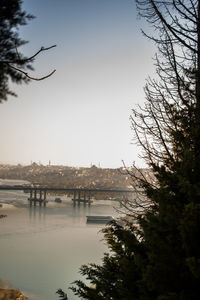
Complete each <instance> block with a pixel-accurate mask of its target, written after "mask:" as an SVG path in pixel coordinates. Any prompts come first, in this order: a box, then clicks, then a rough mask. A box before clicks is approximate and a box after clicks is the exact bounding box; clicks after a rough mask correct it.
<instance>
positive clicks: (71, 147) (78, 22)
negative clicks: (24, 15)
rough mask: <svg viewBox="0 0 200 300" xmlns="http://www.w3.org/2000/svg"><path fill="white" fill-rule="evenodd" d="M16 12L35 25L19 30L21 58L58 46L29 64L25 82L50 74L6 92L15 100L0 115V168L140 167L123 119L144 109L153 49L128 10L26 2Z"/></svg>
mask: <svg viewBox="0 0 200 300" xmlns="http://www.w3.org/2000/svg"><path fill="white" fill-rule="evenodd" d="M23 7H24V9H25V10H26V11H27V12H28V13H31V14H33V15H35V16H36V18H35V19H34V20H32V21H30V22H29V24H28V25H27V26H24V27H22V28H21V29H20V32H21V36H22V37H23V38H24V39H25V40H27V41H29V43H28V44H27V45H26V46H24V47H23V49H21V51H22V52H23V53H24V54H25V55H27V56H29V55H32V54H33V53H34V52H36V51H37V50H38V49H40V47H41V46H45V47H48V46H51V45H54V44H56V45H57V47H56V48H53V49H51V50H49V51H47V52H45V53H42V54H41V55H39V56H38V57H37V58H36V60H35V64H34V67H35V72H33V73H32V72H31V75H34V76H36V77H39V76H43V75H46V74H48V73H49V72H51V71H52V70H53V69H56V73H55V74H54V75H53V76H51V77H50V78H48V79H46V80H44V81H41V82H30V84H28V85H20V86H17V85H14V84H12V89H13V90H14V91H15V92H16V93H17V94H18V98H15V97H11V96H10V98H9V99H8V101H7V102H5V103H3V104H1V107H0V108H1V109H0V126H1V133H0V138H1V148H0V158H1V159H0V163H10V164H17V163H21V164H30V163H31V161H32V162H33V161H35V162H37V163H38V162H41V163H42V164H48V163H49V160H50V161H51V163H52V164H62V165H69V166H90V165H91V164H95V165H100V166H101V167H112V168H115V167H120V166H122V162H121V160H124V161H125V163H126V164H127V165H128V166H130V165H132V163H133V161H136V163H137V164H139V166H143V163H142V162H140V161H139V160H138V158H137V155H138V153H139V150H138V147H137V146H136V145H133V144H131V143H132V136H133V133H132V131H131V122H130V119H129V117H130V114H131V108H132V107H134V106H135V105H136V104H137V103H140V104H142V103H143V102H144V98H145V96H144V92H143V87H144V85H145V78H147V76H148V75H150V74H152V72H153V71H152V69H153V63H152V60H151V58H152V56H153V46H152V44H151V43H149V42H148V41H147V40H146V39H145V38H144V37H143V36H142V35H141V32H140V27H142V26H143V28H144V24H143V23H142V22H141V21H140V20H138V18H137V13H136V7H135V3H134V2H132V1H130V0H109V1H108V0H101V1H97V0H95V1H94V0H73V1H72V0H60V1H56V0H43V1H39V0H29V1H24V3H23Z"/></svg>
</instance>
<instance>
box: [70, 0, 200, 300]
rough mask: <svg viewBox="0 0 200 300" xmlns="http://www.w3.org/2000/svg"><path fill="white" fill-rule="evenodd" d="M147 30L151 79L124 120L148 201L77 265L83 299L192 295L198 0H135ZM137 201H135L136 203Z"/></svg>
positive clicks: (181, 299)
mask: <svg viewBox="0 0 200 300" xmlns="http://www.w3.org/2000/svg"><path fill="white" fill-rule="evenodd" d="M136 2H137V6H138V9H139V13H140V15H141V16H142V17H144V18H146V20H147V21H148V22H149V24H150V25H151V26H152V27H153V29H154V36H150V35H148V34H147V33H144V34H145V35H146V36H147V37H148V38H150V39H151V40H153V41H154V42H155V43H156V44H157V49H158V53H157V54H156V56H155V65H156V71H157V78H156V79H151V78H150V79H149V80H148V82H147V85H146V87H145V92H146V103H145V106H144V107H139V108H137V109H134V110H133V115H132V118H131V119H132V125H133V130H134V133H135V138H136V140H137V142H138V144H139V145H140V146H141V148H142V151H143V152H142V155H143V157H144V159H145V160H146V162H147V164H148V165H149V167H150V168H151V170H152V172H153V175H154V179H155V180H154V181H149V180H148V179H146V178H145V177H144V176H138V175H135V174H136V173H135V172H133V173H132V177H133V180H134V181H135V180H137V182H138V183H139V185H140V187H142V188H143V189H144V191H145V194H146V196H147V198H148V199H150V201H151V205H149V207H148V208H146V210H144V211H143V213H142V214H141V215H140V216H136V214H135V213H136V212H134V211H132V216H133V220H134V221H135V218H136V219H137V223H138V225H137V227H136V226H134V225H133V224H131V223H129V224H128V223H127V224H126V225H124V226H120V225H118V224H117V223H116V222H114V223H112V224H110V225H109V226H108V227H106V229H104V233H105V238H106V240H107V243H108V246H109V247H111V250H112V252H111V254H110V255H108V254H106V255H105V256H104V258H103V264H102V265H101V266H96V265H89V266H83V267H82V268H81V273H82V274H83V275H85V276H86V278H87V279H88V280H89V281H90V283H91V284H92V286H90V285H89V286H88V285H87V284H85V283H83V282H82V281H76V282H75V283H76V285H75V287H73V290H74V292H75V293H76V294H77V295H79V296H80V297H82V298H83V299H90V300H92V299H109V300H111V299H113V300H119V299H120V300H128V299H133V300H134V299H138V300H149V299H151V300H155V299H157V300H169V299H170V300H172V299H174V300H194V299H195V300H196V299H200V287H199V284H200V1H199V0H168V1H160V0H136ZM142 201H143V200H142V199H141V203H138V204H139V205H140V204H141V205H142Z"/></svg>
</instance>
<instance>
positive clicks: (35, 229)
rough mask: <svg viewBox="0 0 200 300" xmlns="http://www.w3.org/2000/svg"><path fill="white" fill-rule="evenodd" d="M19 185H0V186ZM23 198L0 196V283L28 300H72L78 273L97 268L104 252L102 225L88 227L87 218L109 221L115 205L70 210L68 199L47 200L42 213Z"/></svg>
mask: <svg viewBox="0 0 200 300" xmlns="http://www.w3.org/2000/svg"><path fill="white" fill-rule="evenodd" d="M20 183H22V181H11V180H0V184H9V185H11V184H20ZM27 197H28V194H24V193H23V192H22V191H0V203H1V204H2V207H0V214H7V215H8V216H7V218H3V219H0V245H1V246H0V279H3V280H8V281H9V282H11V284H12V286H13V288H18V289H20V290H21V291H23V292H24V294H25V295H26V296H27V297H28V298H29V299H30V300H56V299H59V297H58V295H57V294H56V290H57V289H58V288H62V289H64V290H65V291H66V292H67V294H68V296H69V300H75V299H79V298H77V297H76V296H75V295H74V294H73V293H72V292H71V291H70V290H68V287H69V286H70V285H71V283H72V282H73V281H74V280H76V279H82V278H81V275H80V274H79V267H80V266H81V265H82V264H85V263H101V258H102V256H103V253H104V252H105V251H107V247H106V245H105V241H102V238H103V235H102V233H101V232H100V230H101V229H102V227H103V226H104V225H101V224H87V223H86V216H87V215H113V216H117V215H118V212H117V211H116V209H115V208H114V207H113V205H115V206H116V205H117V204H115V202H111V201H103V200H102V201H99V200H98V201H96V202H94V203H92V204H91V205H90V206H88V205H86V206H84V205H83V204H81V205H80V206H78V205H77V206H75V207H74V206H73V203H72V201H71V199H69V198H67V197H64V196H63V197H61V199H62V203H55V201H54V199H55V196H54V197H53V196H49V195H48V200H49V202H48V204H47V207H39V206H37V207H34V206H33V207H29V205H28V201H27Z"/></svg>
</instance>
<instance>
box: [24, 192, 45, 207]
mask: <svg viewBox="0 0 200 300" xmlns="http://www.w3.org/2000/svg"><path fill="white" fill-rule="evenodd" d="M37 191H38V192H39V198H38V197H37ZM46 193H47V192H46V190H44V192H43V193H42V190H37V189H34V188H33V189H31V190H30V197H29V198H28V201H29V203H30V206H32V203H33V205H34V206H36V204H37V202H38V203H39V206H42V204H43V205H44V206H46V203H47V200H46Z"/></svg>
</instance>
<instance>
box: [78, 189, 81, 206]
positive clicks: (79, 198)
mask: <svg viewBox="0 0 200 300" xmlns="http://www.w3.org/2000/svg"><path fill="white" fill-rule="evenodd" d="M80 203H81V191H78V205H80Z"/></svg>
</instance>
